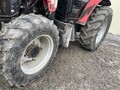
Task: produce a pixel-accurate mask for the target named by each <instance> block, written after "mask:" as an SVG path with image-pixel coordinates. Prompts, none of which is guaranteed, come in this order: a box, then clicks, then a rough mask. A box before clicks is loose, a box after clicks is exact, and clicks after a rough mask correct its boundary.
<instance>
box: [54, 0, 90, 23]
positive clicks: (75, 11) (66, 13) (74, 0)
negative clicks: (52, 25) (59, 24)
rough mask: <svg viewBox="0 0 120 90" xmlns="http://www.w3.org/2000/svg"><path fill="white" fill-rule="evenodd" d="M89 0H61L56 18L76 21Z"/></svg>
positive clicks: (64, 20)
mask: <svg viewBox="0 0 120 90" xmlns="http://www.w3.org/2000/svg"><path fill="white" fill-rule="evenodd" d="M88 1H89V0H59V1H58V8H57V11H56V15H55V18H56V19H58V20H60V21H63V22H69V21H71V20H72V21H73V22H74V21H76V20H78V18H79V15H80V14H81V12H82V11H83V8H84V7H85V5H86V4H87V2H88Z"/></svg>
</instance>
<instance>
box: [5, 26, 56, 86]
mask: <svg viewBox="0 0 120 90" xmlns="http://www.w3.org/2000/svg"><path fill="white" fill-rule="evenodd" d="M31 29H33V30H31ZM31 29H29V30H28V31H29V33H27V32H26V33H23V35H22V36H21V37H19V38H18V39H16V41H15V45H14V46H13V48H11V49H10V50H9V52H10V55H8V57H7V60H6V61H7V62H5V63H6V65H7V64H10V65H9V66H10V67H9V68H10V71H11V74H13V75H11V76H13V77H12V78H13V79H14V81H16V82H19V81H21V80H22V79H23V81H27V82H29V83H31V81H32V80H33V79H36V78H39V76H41V75H42V74H43V73H44V72H45V71H46V70H47V68H48V65H50V63H51V60H53V58H54V57H55V54H56V52H57V48H58V36H56V33H55V32H54V31H53V30H52V28H51V27H49V25H48V26H46V27H44V28H41V29H35V28H31ZM43 34H46V35H49V36H50V37H51V38H52V40H53V43H54V48H53V53H52V55H51V58H50V60H49V62H48V63H47V64H46V66H45V67H44V68H43V69H42V70H40V71H39V72H37V73H35V74H32V75H26V74H24V73H23V71H22V70H21V57H22V55H23V52H24V50H25V48H26V47H27V45H28V44H29V43H30V42H31V41H32V40H34V39H35V38H36V37H38V36H40V35H43ZM23 37H24V38H23ZM18 77H19V78H18ZM27 84H28V83H27Z"/></svg>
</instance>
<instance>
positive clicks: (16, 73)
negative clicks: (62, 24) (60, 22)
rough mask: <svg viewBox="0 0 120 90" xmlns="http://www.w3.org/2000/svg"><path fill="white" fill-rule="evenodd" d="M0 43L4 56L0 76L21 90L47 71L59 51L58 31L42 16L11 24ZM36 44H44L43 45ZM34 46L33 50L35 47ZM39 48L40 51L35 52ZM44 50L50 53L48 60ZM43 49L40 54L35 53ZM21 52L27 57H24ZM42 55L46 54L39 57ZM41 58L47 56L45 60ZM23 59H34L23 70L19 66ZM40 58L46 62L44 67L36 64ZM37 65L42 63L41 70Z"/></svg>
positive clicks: (23, 17)
mask: <svg viewBox="0 0 120 90" xmlns="http://www.w3.org/2000/svg"><path fill="white" fill-rule="evenodd" d="M5 31H6V32H5ZM38 37H39V38H38ZM36 39H37V40H36ZM0 40H1V41H0V44H1V45H0V46H1V47H0V52H2V53H3V54H4V55H3V57H2V60H3V75H4V77H5V78H6V80H8V82H9V83H10V84H11V85H15V86H17V87H21V86H25V85H28V84H30V83H32V82H33V81H35V80H36V79H37V78H39V77H40V76H41V75H42V74H43V73H44V72H45V71H46V70H47V69H48V66H49V65H50V63H51V62H52V60H53V58H54V57H55V56H56V53H57V50H58V46H59V32H58V30H57V27H56V26H55V25H54V24H53V23H52V22H51V21H50V20H48V19H47V18H45V17H43V16H41V15H34V14H29V15H23V16H20V17H19V18H17V19H15V20H13V21H11V22H10V23H9V24H8V26H7V28H6V30H4V33H3V35H1V37H0ZM34 40H36V41H34ZM39 40H40V42H44V43H43V45H42V43H40V42H39ZM33 41H34V42H33ZM31 43H32V44H31ZM34 43H36V44H34ZM51 43H52V46H53V47H51V46H50V47H49V48H47V46H46V44H47V45H48V44H51ZM30 45H31V46H30ZM35 45H36V47H34V46H35ZM39 45H40V46H41V47H39V48H38V46H39ZM28 46H29V48H28ZM45 47H46V48H47V50H48V51H49V50H52V51H50V56H49V54H48V52H47V50H46V48H45ZM26 48H28V49H26ZM42 48H43V51H42V50H41V51H38V50H40V49H42ZM44 48H45V49H44ZM51 48H53V49H51ZM35 50H36V52H35ZM24 51H25V52H26V53H25V54H26V56H23V55H24V54H23V53H24ZM44 51H46V52H47V53H43V54H42V52H44ZM40 54H42V56H41V57H39V56H38V55H40ZM44 54H46V55H48V56H44ZM22 57H26V58H27V59H28V57H32V58H33V57H34V59H35V61H34V60H31V64H30V63H29V64H28V62H29V61H27V62H25V63H27V64H28V66H27V64H25V65H24V67H23V66H21V65H23V63H22V60H24V59H25V60H27V59H26V58H24V59H23V58H22ZM42 57H43V60H46V58H47V59H48V60H47V61H45V63H43V62H44V61H42V62H41V61H36V60H39V59H40V58H42ZM41 60H42V59H41ZM37 62H38V63H40V62H41V63H40V65H42V66H43V65H44V66H43V67H41V66H40V65H39V64H38V63H37ZM21 63H22V64H21ZM34 63H35V64H34ZM30 65H33V66H30ZM37 65H38V66H37Z"/></svg>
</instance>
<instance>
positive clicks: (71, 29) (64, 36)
mask: <svg viewBox="0 0 120 90" xmlns="http://www.w3.org/2000/svg"><path fill="white" fill-rule="evenodd" d="M62 31H63V30H62ZM60 37H61V40H60V44H61V45H62V46H63V47H66V48H67V47H69V43H70V41H75V26H74V25H72V24H67V25H66V26H65V28H64V31H63V32H61V33H60Z"/></svg>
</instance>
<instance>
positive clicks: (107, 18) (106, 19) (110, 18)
mask: <svg viewBox="0 0 120 90" xmlns="http://www.w3.org/2000/svg"><path fill="white" fill-rule="evenodd" d="M105 21H107V28H106V29H105V33H104V35H103V37H102V39H101V41H100V42H99V43H98V44H97V45H96V38H97V36H98V33H99V31H98V33H97V35H96V38H95V40H94V41H95V42H94V47H95V50H97V49H98V47H99V46H100V45H101V43H102V42H103V40H104V39H105V37H106V35H107V33H108V31H109V28H110V25H111V21H112V15H111V14H109V15H108V16H107V17H106V18H105V19H104V20H103V21H102V25H103V24H104V23H103V22H105Z"/></svg>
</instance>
